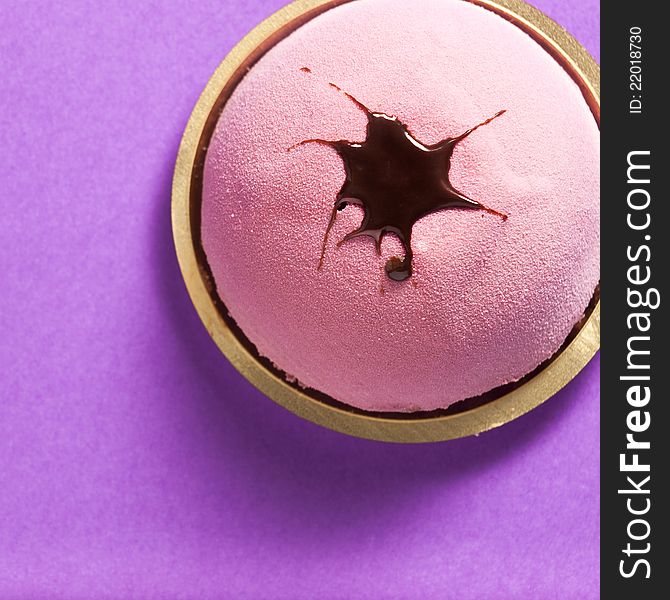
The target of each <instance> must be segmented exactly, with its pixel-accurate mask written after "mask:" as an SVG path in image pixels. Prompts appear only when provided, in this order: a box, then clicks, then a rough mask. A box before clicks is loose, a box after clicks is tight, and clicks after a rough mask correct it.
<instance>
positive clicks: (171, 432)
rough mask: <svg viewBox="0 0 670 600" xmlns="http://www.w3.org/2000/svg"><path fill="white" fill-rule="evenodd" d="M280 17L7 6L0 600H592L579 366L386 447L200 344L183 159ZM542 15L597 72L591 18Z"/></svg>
mask: <svg viewBox="0 0 670 600" xmlns="http://www.w3.org/2000/svg"><path fill="white" fill-rule="evenodd" d="M282 4H283V0H253V1H250V0H201V1H199V2H187V1H186V0H182V1H180V2H159V1H158V0H156V1H146V0H145V1H142V2H139V3H138V2H135V1H127V2H111V3H105V2H96V3H94V2H84V1H63V2H51V1H48V2H47V1H45V2H36V1H32V2H3V3H2V5H1V6H0V132H1V133H0V135H1V136H2V138H1V140H2V142H3V143H2V147H3V150H2V160H0V198H1V199H2V204H1V207H2V217H1V218H0V369H1V370H0V598H3V599H10V598H122V597H123V598H129V597H137V598H164V599H170V598H203V599H205V598H259V599H265V598H444V599H459V600H469V599H478V600H479V599H484V600H488V599H501V600H502V599H510V598H533V599H548V598H560V599H570V598H580V599H591V598H596V597H598V572H599V559H598V542H599V533H598V517H599V489H598V487H599V484H598V475H599V463H598V455H599V451H598V448H599V437H598V436H599V364H598V360H597V359H596V360H595V361H593V362H592V363H591V364H590V365H589V366H588V367H587V368H586V369H585V370H584V371H583V372H582V373H581V375H580V376H579V377H578V378H577V379H576V380H575V381H574V382H572V384H571V385H569V386H568V387H567V388H566V389H565V390H564V391H563V392H561V393H560V394H558V395H557V396H556V397H554V398H553V399H552V400H551V401H550V402H547V403H546V404H545V405H543V406H541V407H540V408H538V409H537V410H535V411H533V412H532V413H531V414H529V415H527V416H525V417H523V418H521V419H519V420H517V421H516V422H513V423H511V424H509V425H506V426H505V427H503V428H501V429H499V430H496V431H493V432H490V433H487V434H483V435H481V436H479V437H478V438H469V439H465V440H460V441H456V442H448V443H442V444H434V445H425V446H395V445H390V444H381V443H374V442H368V441H364V440H357V439H353V438H348V437H345V436H343V435H340V434H337V433H333V432H330V431H327V430H324V429H321V428H319V427H317V426H316V425H312V424H310V423H307V422H304V421H302V420H300V419H298V418H296V417H294V416H293V415H291V414H289V413H288V412H285V411H284V410H283V409H281V408H280V407H278V406H276V405H275V404H273V403H272V402H271V401H270V400H268V399H266V398H265V397H263V396H262V395H261V394H260V393H258V392H257V391H255V390H254V389H253V388H252V386H251V385H250V384H248V383H247V382H246V381H245V380H244V379H243V378H242V377H241V376H239V375H238V374H237V373H236V372H235V371H234V370H233V368H232V367H231V366H230V365H229V364H228V363H227V362H226V361H225V359H224V358H223V357H222V355H220V353H219V352H218V350H217V349H216V347H215V346H214V344H213V343H212V342H211V340H210V339H209V337H208V335H207V333H206V332H205V329H204V328H203V327H202V325H201V324H200V321H199V320H198V317H197V316H196V314H195V311H194V309H193V307H192V306H191V304H190V301H189V299H188V296H187V294H186V291H185V289H184V285H183V283H182V280H181V277H180V274H179V270H178V267H177V262H176V259H175V255H174V250H173V245H172V238H171V231H170V220H169V211H170V183H171V181H170V180H171V177H172V169H173V165H174V160H175V155H176V152H177V146H178V143H179V139H180V137H181V134H182V130H183V128H184V125H185V124H186V120H187V118H188V116H189V112H190V111H191V109H192V107H193V105H194V103H195V101H196V99H197V97H198V94H199V93H200V91H201V90H202V88H203V87H204V85H205V83H206V82H207V80H208V78H209V76H210V75H211V74H212V72H213V71H214V69H215V68H216V66H217V65H218V63H219V62H220V61H221V60H222V58H223V57H224V55H225V54H226V53H227V52H228V51H229V50H230V49H231V48H232V46H233V45H234V44H235V43H236V42H237V41H238V40H239V39H240V38H241V37H242V36H243V35H244V34H245V33H246V32H247V31H248V30H249V29H250V28H251V27H252V26H254V25H255V24H256V23H257V22H258V21H260V20H261V19H262V18H264V17H266V16H268V15H269V14H270V13H271V12H273V11H274V10H275V9H278V8H279V7H280V6H281V5H282ZM535 4H536V5H537V6H538V7H540V8H541V9H543V10H545V12H547V13H548V14H549V15H551V16H552V17H554V18H555V19H556V20H558V21H559V22H560V23H562V24H563V25H565V26H566V27H567V28H568V29H569V30H571V31H572V32H573V33H574V34H575V35H576V36H577V37H578V38H579V39H580V40H581V41H582V42H583V43H584V44H585V45H586V47H587V48H588V49H589V50H590V51H591V52H592V53H593V54H594V55H596V56H597V55H598V23H599V6H598V3H597V2H596V1H595V0H571V1H570V2H568V1H565V0H562V1H561V0H553V1H552V0H535ZM520 68H521V65H520Z"/></svg>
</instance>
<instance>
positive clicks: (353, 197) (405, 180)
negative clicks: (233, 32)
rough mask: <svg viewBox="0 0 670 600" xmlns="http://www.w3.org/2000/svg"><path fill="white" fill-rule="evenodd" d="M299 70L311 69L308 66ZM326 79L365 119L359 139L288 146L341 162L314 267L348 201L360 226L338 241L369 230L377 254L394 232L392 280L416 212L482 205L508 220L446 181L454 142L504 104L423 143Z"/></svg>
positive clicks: (402, 264) (408, 259) (399, 272)
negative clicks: (324, 150) (357, 211)
mask: <svg viewBox="0 0 670 600" xmlns="http://www.w3.org/2000/svg"><path fill="white" fill-rule="evenodd" d="M301 71H303V72H305V73H311V70H310V69H308V68H307V67H303V68H302V69H301ZM329 85H330V87H332V88H333V89H335V90H337V91H338V92H340V93H341V94H343V95H344V96H345V97H346V98H348V99H349V100H350V101H351V102H352V103H353V104H354V105H355V106H356V107H357V108H358V109H359V110H361V111H363V112H364V113H365V115H366V116H367V118H368V125H367V135H366V139H365V141H363V142H350V141H347V140H339V141H329V140H322V139H309V140H304V141H302V142H299V143H298V144H295V145H294V146H292V147H291V148H289V150H294V149H295V148H298V147H299V146H304V145H305V144H321V145H324V146H329V147H331V148H334V149H335V150H336V151H337V153H338V154H339V155H340V157H341V158H342V160H343V162H344V167H345V171H346V180H345V182H344V185H343V186H342V189H341V190H340V192H339V193H338V194H337V198H336V200H335V203H334V205H333V210H332V213H331V216H330V221H329V223H328V227H327V228H326V233H325V236H324V240H323V247H322V251H321V258H320V260H319V269H321V268H322V267H323V261H324V257H325V252H326V245H327V242H328V236H329V234H330V231H331V229H332V228H333V225H334V224H335V220H336V218H337V212H338V210H342V209H343V208H344V207H345V206H346V205H347V204H354V205H358V206H361V207H362V208H363V210H364V213H365V216H364V217H363V221H362V223H361V225H360V227H358V229H356V230H354V231H352V232H350V233H348V234H347V235H346V236H344V238H343V239H342V240H340V241H339V242H338V244H337V246H338V247H339V246H341V245H342V244H344V243H345V242H347V241H348V240H351V239H353V238H356V237H361V236H368V237H371V238H372V239H374V240H375V244H376V248H377V253H378V254H381V244H382V239H383V237H384V235H386V234H387V233H392V234H394V235H396V236H397V237H398V239H399V240H400V242H401V243H402V246H403V249H404V252H405V256H404V257H403V258H399V257H397V256H394V257H392V258H391V259H389V260H388V262H387V263H386V266H385V270H386V274H387V275H388V276H389V277H390V278H391V279H394V280H396V281H403V280H405V279H408V278H409V277H411V275H412V258H413V253H412V242H411V239H412V229H413V227H414V224H415V223H416V222H417V221H418V220H419V219H420V218H421V217H424V216H426V215H429V214H431V213H433V212H436V211H439V210H443V209H449V208H462V209H475V210H481V211H485V212H487V213H489V214H492V215H496V216H498V217H500V218H502V219H503V220H507V215H506V214H504V213H502V212H499V211H497V210H494V209H492V208H489V207H487V206H484V205H483V204H482V203H481V202H477V201H476V200H473V199H471V198H468V197H467V196H465V195H464V194H462V193H461V192H459V191H458V190H457V189H456V188H455V187H454V186H453V185H452V184H451V182H450V181H449V169H450V167H451V157H452V154H453V152H454V148H455V147H456V145H457V144H458V143H459V142H461V141H463V140H464V139H465V138H466V137H468V136H469V135H470V134H471V133H473V132H474V131H475V130H477V129H478V128H480V127H483V126H484V125H488V124H489V123H490V122H491V121H493V120H494V119H497V118H498V117H500V116H501V115H503V114H504V113H505V111H504V110H501V111H499V112H498V113H496V114H495V115H493V116H492V117H490V118H489V119H486V120H485V121H483V122H481V123H479V124H478V125H475V126H474V127H471V128H470V129H468V130H467V131H465V132H464V133H462V134H460V135H458V136H456V137H448V138H445V139H444V140H442V141H441V142H438V143H437V144H432V145H427V144H423V143H422V142H420V141H419V140H417V139H416V137H414V135H412V133H411V132H410V131H409V129H408V127H407V126H406V125H405V124H404V123H403V122H402V121H400V119H398V117H395V116H391V115H387V114H385V113H381V112H374V111H372V110H370V109H369V108H367V107H366V106H365V105H364V104H363V103H362V102H360V101H359V100H357V99H356V98H355V97H354V96H352V95H351V94H349V93H347V92H345V91H344V90H343V89H342V88H340V87H339V86H337V85H335V84H334V83H330V84H329Z"/></svg>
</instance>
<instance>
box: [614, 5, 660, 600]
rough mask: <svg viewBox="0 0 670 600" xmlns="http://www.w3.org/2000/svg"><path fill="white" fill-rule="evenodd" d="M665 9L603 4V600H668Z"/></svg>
mask: <svg viewBox="0 0 670 600" xmlns="http://www.w3.org/2000/svg"><path fill="white" fill-rule="evenodd" d="M663 7H664V4H663V3H661V2H653V1H651V0H638V1H636V2H603V4H602V184H603V185H602V256H603V259H602V331H601V333H602V356H601V358H602V362H601V364H602V402H601V408H602V413H601V434H602V436H601V439H602V447H601V471H602V480H601V507H602V521H601V525H602V527H601V536H602V538H601V540H602V542H601V543H602V546H601V588H602V593H601V597H602V598H631V599H632V598H635V599H638V598H640V599H645V600H646V599H651V598H667V597H669V596H668V594H670V592H668V589H669V588H670V567H669V566H668V556H670V552H669V550H668V530H667V522H668V518H667V512H668V511H669V510H670V503H669V502H668V491H667V490H668V485H667V478H668V471H669V470H670V469H669V465H668V461H670V448H669V445H670V444H669V442H668V440H670V423H669V420H668V418H667V416H668V404H669V402H670V398H669V394H668V391H667V389H666V388H667V381H668V373H669V372H670V355H669V354H668V352H667V351H666V348H665V346H666V345H668V344H669V343H670V340H669V339H668V330H667V326H666V317H665V313H666V306H667V304H666V303H667V302H670V296H669V295H668V294H667V279H668V270H669V269H670V264H669V263H670V251H669V244H668V238H670V235H669V234H668V233H667V232H666V231H665V230H666V227H667V221H666V218H667V217H666V213H667V205H668V202H670V196H669V193H668V181H667V180H668V176H669V175H670V156H668V147H667V146H668V145H667V141H666V140H667V139H668V135H669V128H668V124H667V120H666V115H667V114H668V112H669V110H670V98H668V97H667V95H666V89H668V82H669V81H670V74H669V70H668V66H667V63H668V55H669V52H668V44H670V34H669V33H668V30H667V24H666V17H665V15H664V13H665V12H666V11H663V10H661V9H662V8H663Z"/></svg>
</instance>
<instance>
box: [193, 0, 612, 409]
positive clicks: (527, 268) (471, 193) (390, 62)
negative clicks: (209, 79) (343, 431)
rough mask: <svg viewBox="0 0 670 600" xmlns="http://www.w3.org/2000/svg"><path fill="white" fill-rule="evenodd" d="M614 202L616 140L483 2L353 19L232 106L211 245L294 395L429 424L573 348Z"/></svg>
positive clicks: (276, 66)
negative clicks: (421, 417) (602, 227)
mask: <svg viewBox="0 0 670 600" xmlns="http://www.w3.org/2000/svg"><path fill="white" fill-rule="evenodd" d="M599 191H600V190H599V129H598V125H597V122H596V120H595V118H594V116H593V114H592V112H591V110H590V109H589V106H588V105H587V103H586V101H585V99H584V97H583V95H582V92H581V91H580V89H579V87H578V86H577V84H576V83H575V82H574V81H573V79H572V78H571V77H570V75H569V74H568V73H566V71H565V70H564V69H563V68H562V67H561V66H560V65H559V63H558V62H556V60H554V58H552V57H551V56H550V55H549V54H548V53H547V52H546V51H545V50H544V49H543V48H542V47H541V46H540V45H539V44H538V43H537V42H536V41H535V40H533V39H532V38H531V37H529V36H528V35H527V34H526V33H524V32H523V31H522V30H520V29H519V28H518V27H517V26H515V25H514V24H512V23H510V22H508V21H506V20H505V19H503V18H502V17H500V16H499V15H497V14H496V13H493V12H491V11H490V10H488V9H485V8H482V7H480V6H477V5H475V4H472V3H469V2H466V1H464V0H413V1H412V2H407V0H355V1H353V2H349V3H345V4H342V5H340V6H337V7H334V8H331V9H329V10H327V11H326V12H324V13H322V14H320V15H318V16H316V17H315V18H313V19H312V20H310V21H308V22H307V23H306V24H304V25H302V26H301V27H299V28H298V29H297V30H296V31H294V32H293V33H291V34H290V35H288V36H287V37H285V38H284V39H282V40H281V41H279V42H278V43H276V44H275V45H274V46H273V47H271V48H270V49H269V50H268V51H267V52H266V53H265V54H264V55H263V56H262V58H261V59H260V60H259V61H258V62H257V63H256V64H255V65H254V66H253V67H252V68H251V69H250V70H249V72H248V73H247V74H246V75H245V76H244V78H243V79H242V80H241V81H240V83H239V84H238V85H237V86H236V88H235V89H234V91H233V92H232V94H231V96H230V98H229V99H228V100H227V102H226V103H225V106H224V108H223V111H222V113H221V115H220V118H219V120H218V123H217V125H216V128H215V130H214V133H213V135H212V138H211V141H210V143H209V148H208V150H207V154H206V158H205V165H204V173H203V191H202V208H201V241H202V248H203V250H204V252H205V255H206V258H207V262H208V264H209V268H210V270H211V274H212V277H213V280H214V284H215V286H216V292H217V293H218V295H219V297H220V299H221V301H222V302H223V304H224V305H225V307H226V309H227V310H228V311H229V314H230V317H231V318H232V319H233V320H234V321H235V323H236V324H237V326H238V327H239V328H240V329H241V331H242V332H243V333H244V335H245V336H246V337H247V338H248V340H249V341H250V342H251V343H252V344H253V345H254V346H255V348H256V350H257V352H258V354H259V355H260V356H262V357H265V358H267V359H268V360H270V361H271V362H272V363H273V364H274V365H275V366H276V368H277V369H279V370H280V371H281V372H283V373H284V374H285V376H286V378H287V380H288V381H292V382H298V383H299V384H300V385H301V386H304V387H306V388H311V389H314V390H317V391H318V392H320V393H322V394H325V395H327V396H329V397H330V398H332V399H334V400H336V401H338V402H341V403H344V404H346V405H350V406H352V407H356V408H358V409H362V410H365V411H384V412H388V411H390V412H415V411H430V410H435V409H443V408H446V407H448V406H450V405H452V404H453V403H455V402H458V401H460V400H464V399H468V398H473V397H477V396H480V395H482V394H484V393H486V392H488V391H490V390H493V389H494V388H497V387H499V386H502V385H505V384H508V383H511V382H515V381H517V380H519V379H520V378H523V377H524V376H525V375H527V374H529V373H531V372H532V371H533V370H535V369H536V368H537V367H538V366H539V365H541V364H542V363H543V362H544V361H546V360H548V359H550V358H551V357H552V356H554V355H555V354H556V352H557V351H558V350H559V349H560V348H561V346H562V345H563V344H564V342H565V340H566V338H567V337H568V336H569V334H570V333H571V331H573V329H574V328H575V326H576V324H578V323H579V322H580V320H581V319H582V318H583V316H584V313H585V310H586V309H587V307H588V306H589V303H590V301H591V299H592V297H593V295H594V291H595V289H596V288H597V285H598V281H599V259H600V257H599Z"/></svg>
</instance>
